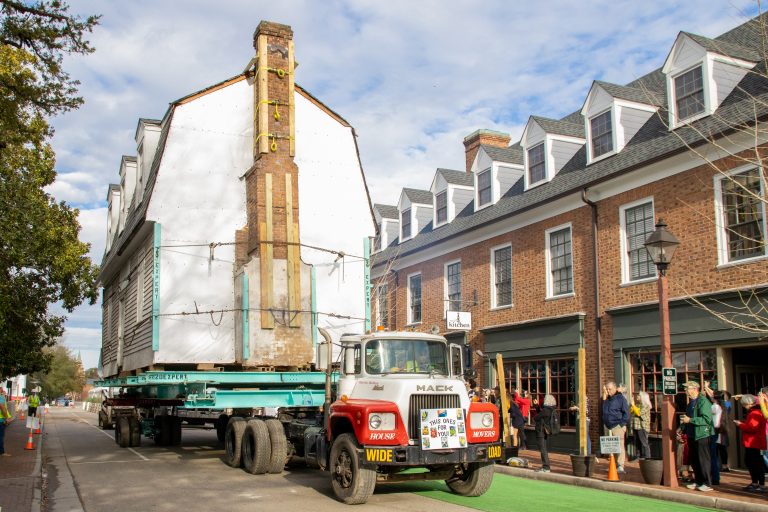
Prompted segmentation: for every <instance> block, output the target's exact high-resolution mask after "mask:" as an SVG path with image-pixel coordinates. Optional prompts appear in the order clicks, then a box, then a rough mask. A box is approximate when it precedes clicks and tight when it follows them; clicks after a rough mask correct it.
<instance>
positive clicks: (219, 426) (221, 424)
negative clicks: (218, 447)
mask: <svg viewBox="0 0 768 512" xmlns="http://www.w3.org/2000/svg"><path fill="white" fill-rule="evenodd" d="M228 422H229V416H227V415H226V414H222V415H221V416H219V419H217V420H216V423H215V426H216V437H217V438H218V439H219V442H220V443H223V442H224V436H225V435H226V433H227V423H228Z"/></svg>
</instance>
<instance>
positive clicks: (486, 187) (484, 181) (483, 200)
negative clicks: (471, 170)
mask: <svg viewBox="0 0 768 512" xmlns="http://www.w3.org/2000/svg"><path fill="white" fill-rule="evenodd" d="M492 199H493V196H492V194H491V170H490V169H486V170H484V171H483V172H481V173H480V174H478V175H477V205H478V206H485V205H487V204H489V203H490V202H491V200H492Z"/></svg>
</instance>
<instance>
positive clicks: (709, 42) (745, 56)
mask: <svg viewBox="0 0 768 512" xmlns="http://www.w3.org/2000/svg"><path fill="white" fill-rule="evenodd" d="M680 33H681V34H684V35H686V36H688V37H690V38H691V39H693V40H694V41H695V42H696V43H697V44H699V45H700V46H702V47H703V48H704V49H705V50H707V51H708V52H713V53H718V54H720V55H725V56H727V57H733V58H734V59H741V60H746V61H749V62H759V61H761V60H763V59H762V58H761V57H760V52H759V51H758V50H757V49H755V48H749V47H746V46H742V45H741V44H738V43H731V42H728V41H723V40H719V39H710V38H708V37H704V36H700V35H698V34H691V33H690V32H680Z"/></svg>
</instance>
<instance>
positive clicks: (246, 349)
mask: <svg viewBox="0 0 768 512" xmlns="http://www.w3.org/2000/svg"><path fill="white" fill-rule="evenodd" d="M248 293H249V292H248V269H247V268H246V269H244V270H243V300H242V303H243V361H247V360H248V359H250V357H251V344H250V338H249V336H250V331H249V329H250V328H249V324H248V315H249V313H248V307H249V306H248V303H249V299H248Z"/></svg>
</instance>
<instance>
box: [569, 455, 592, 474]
mask: <svg viewBox="0 0 768 512" xmlns="http://www.w3.org/2000/svg"><path fill="white" fill-rule="evenodd" d="M571 466H572V467H573V476H587V477H591V476H592V472H593V471H594V469H595V457H594V456H593V455H575V454H571Z"/></svg>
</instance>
